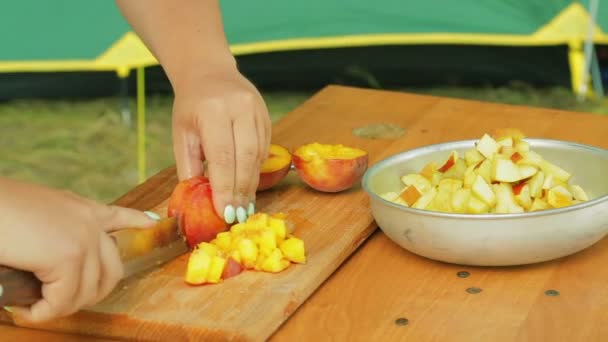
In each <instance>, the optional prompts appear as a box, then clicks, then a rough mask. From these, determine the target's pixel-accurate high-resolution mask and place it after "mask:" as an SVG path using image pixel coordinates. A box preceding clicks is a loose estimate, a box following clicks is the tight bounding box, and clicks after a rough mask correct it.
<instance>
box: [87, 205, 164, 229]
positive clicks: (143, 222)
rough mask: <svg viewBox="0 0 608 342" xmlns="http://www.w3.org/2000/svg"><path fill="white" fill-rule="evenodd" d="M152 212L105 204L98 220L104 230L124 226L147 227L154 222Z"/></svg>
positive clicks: (123, 227) (122, 227)
mask: <svg viewBox="0 0 608 342" xmlns="http://www.w3.org/2000/svg"><path fill="white" fill-rule="evenodd" d="M151 216H152V214H146V212H142V211H139V210H135V209H131V208H125V207H119V206H116V205H106V206H103V207H102V209H101V213H100V214H99V220H100V222H102V225H103V226H102V229H104V231H106V232H112V231H115V230H120V229H125V228H147V227H151V226H153V225H154V224H155V223H156V220H155V219H153V218H152V217H151Z"/></svg>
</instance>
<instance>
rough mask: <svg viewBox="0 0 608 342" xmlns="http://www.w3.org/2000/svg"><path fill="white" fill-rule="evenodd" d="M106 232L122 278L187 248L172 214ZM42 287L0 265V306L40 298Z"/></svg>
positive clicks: (22, 273) (30, 277) (28, 275)
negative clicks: (141, 225)
mask: <svg viewBox="0 0 608 342" xmlns="http://www.w3.org/2000/svg"><path fill="white" fill-rule="evenodd" d="M109 235H110V236H111V237H113V238H114V239H115V242H116V245H117V247H118V251H119V253H120V259H121V261H122V263H123V266H124V276H123V279H124V278H127V277H130V276H132V275H134V274H136V273H139V272H141V271H144V270H147V269H150V268H152V267H155V266H158V265H161V264H163V263H165V262H167V261H170V260H172V259H174V258H176V257H178V256H180V255H182V254H184V253H186V252H187V251H188V250H189V249H188V245H187V243H186V241H185V240H184V238H183V237H182V235H181V234H180V231H179V228H178V224H177V220H176V218H175V217H172V218H165V219H161V220H160V221H158V222H157V223H156V225H155V226H153V227H151V228H145V229H138V228H125V229H121V230H117V231H114V232H112V233H109ZM41 287H42V283H41V282H40V280H38V278H36V276H35V275H34V274H33V273H32V272H27V271H22V270H17V269H14V268H10V267H5V266H0V307H2V306H29V305H32V304H34V303H36V302H37V301H38V300H39V299H40V298H41V297H42V294H41Z"/></svg>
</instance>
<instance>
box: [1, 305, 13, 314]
mask: <svg viewBox="0 0 608 342" xmlns="http://www.w3.org/2000/svg"><path fill="white" fill-rule="evenodd" d="M3 309H4V310H6V311H7V312H10V313H13V309H11V307H10V306H4V307H3Z"/></svg>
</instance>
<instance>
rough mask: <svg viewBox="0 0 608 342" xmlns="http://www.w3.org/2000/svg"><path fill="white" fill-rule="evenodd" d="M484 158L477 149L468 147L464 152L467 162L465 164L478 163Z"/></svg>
mask: <svg viewBox="0 0 608 342" xmlns="http://www.w3.org/2000/svg"><path fill="white" fill-rule="evenodd" d="M483 159H484V156H483V154H481V153H479V151H478V150H477V149H470V150H467V151H466V152H465V153H464V160H465V162H466V163H467V166H471V165H473V164H478V163H479V162H481V161H482V160H483Z"/></svg>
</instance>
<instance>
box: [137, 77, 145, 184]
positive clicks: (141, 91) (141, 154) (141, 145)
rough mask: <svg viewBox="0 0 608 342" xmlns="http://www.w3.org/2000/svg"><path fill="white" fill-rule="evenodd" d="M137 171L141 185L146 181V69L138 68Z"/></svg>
mask: <svg viewBox="0 0 608 342" xmlns="http://www.w3.org/2000/svg"><path fill="white" fill-rule="evenodd" d="M137 169H138V178H139V183H143V182H144V181H145V180H146V82H145V67H143V66H140V67H138V68H137Z"/></svg>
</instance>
